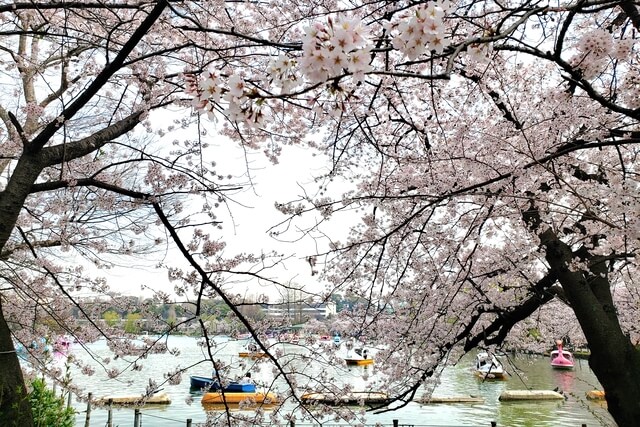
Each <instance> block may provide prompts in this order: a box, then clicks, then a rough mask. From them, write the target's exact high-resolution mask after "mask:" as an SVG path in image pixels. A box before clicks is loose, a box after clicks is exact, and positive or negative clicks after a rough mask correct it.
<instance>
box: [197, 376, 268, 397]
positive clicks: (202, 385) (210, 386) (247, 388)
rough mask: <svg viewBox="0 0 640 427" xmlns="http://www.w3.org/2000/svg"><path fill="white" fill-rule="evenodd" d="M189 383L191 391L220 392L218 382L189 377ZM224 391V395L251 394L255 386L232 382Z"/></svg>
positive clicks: (206, 378)
mask: <svg viewBox="0 0 640 427" xmlns="http://www.w3.org/2000/svg"><path fill="white" fill-rule="evenodd" d="M190 383H191V388H193V389H205V390H207V391H218V390H220V384H218V380H216V379H213V378H208V377H200V376H197V375H191V377H190ZM224 391H225V393H239V392H243V393H253V392H255V391H256V386H255V384H240V383H237V382H232V383H229V385H227V386H226V387H225V388H224Z"/></svg>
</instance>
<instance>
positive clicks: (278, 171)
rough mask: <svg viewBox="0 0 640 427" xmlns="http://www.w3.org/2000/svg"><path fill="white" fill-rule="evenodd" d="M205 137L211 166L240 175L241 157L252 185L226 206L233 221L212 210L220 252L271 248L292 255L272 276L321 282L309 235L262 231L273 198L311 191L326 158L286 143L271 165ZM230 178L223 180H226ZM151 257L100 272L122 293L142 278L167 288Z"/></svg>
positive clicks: (271, 214)
mask: <svg viewBox="0 0 640 427" xmlns="http://www.w3.org/2000/svg"><path fill="white" fill-rule="evenodd" d="M213 127H214V125H213V124H211V127H210V129H209V130H210V131H211V130H212V129H213ZM166 138H167V140H168V141H171V140H173V139H174V138H175V134H173V135H171V134H170V135H167V137H166ZM205 138H206V140H207V142H210V143H211V145H213V146H214V148H213V150H212V149H211V147H210V148H208V151H209V152H212V151H213V152H215V153H216V159H215V161H216V164H217V166H216V169H217V170H218V172H219V173H221V174H227V173H233V174H241V173H242V172H243V171H245V169H246V163H247V161H249V162H250V167H251V168H252V170H251V174H252V182H253V184H254V187H253V189H249V190H248V191H245V192H243V193H241V194H236V195H234V196H233V199H234V200H236V201H238V202H239V204H235V205H230V206H229V213H230V214H231V215H233V221H232V220H231V218H230V217H228V216H225V217H223V215H228V214H229V213H227V210H226V209H225V208H224V207H223V208H219V209H218V213H219V215H220V219H222V220H223V221H224V224H223V227H224V230H223V231H222V233H223V236H224V240H225V241H226V243H227V247H226V249H225V254H226V255H227V256H229V257H231V256H233V254H236V253H238V252H244V253H256V254H260V253H263V252H269V251H272V250H277V251H278V252H280V253H283V254H292V255H293V257H292V259H290V260H289V261H288V262H287V265H286V270H285V269H281V270H279V272H278V274H277V275H276V277H275V278H277V279H278V280H279V281H281V282H291V283H294V284H297V285H303V286H305V288H312V289H313V288H315V290H320V289H321V288H322V286H321V285H320V284H319V283H318V281H317V277H318V276H313V277H312V276H311V267H310V265H309V264H308V262H307V261H306V258H307V256H308V255H310V254H313V253H315V251H316V250H318V248H317V247H316V246H315V243H314V242H313V241H312V239H310V238H307V239H305V240H303V241H300V242H296V243H294V244H291V243H281V242H278V241H276V240H275V239H273V238H272V237H270V236H269V235H268V230H269V228H270V227H272V226H274V225H276V224H278V223H279V222H281V221H283V220H284V219H285V216H284V215H282V214H281V213H280V212H278V211H276V209H275V208H274V203H275V202H276V201H278V202H287V201H290V200H294V199H298V198H300V196H301V195H302V194H303V190H302V188H301V186H303V187H305V188H306V190H307V191H308V192H309V194H312V195H313V192H315V191H316V190H317V188H318V184H316V183H314V182H313V177H314V176H315V175H319V174H321V173H322V171H326V170H327V167H328V164H327V159H326V158H323V157H321V156H317V153H314V152H312V151H311V150H309V149H303V148H300V147H290V146H287V147H284V150H283V155H282V157H281V159H280V163H279V164H277V165H273V164H271V163H270V162H269V161H268V160H267V159H266V158H265V156H264V154H262V153H261V152H258V153H250V154H248V155H247V153H245V152H244V151H243V150H242V149H241V148H240V147H239V146H238V145H237V143H234V142H232V141H229V140H226V139H225V138H223V137H220V136H218V135H216V134H215V132H214V131H211V132H210V134H209V135H208V136H206V137H205ZM314 154H316V155H315V156H314ZM245 156H248V158H246V157H245ZM207 160H213V159H207ZM245 180H246V179H243V181H245ZM233 182H234V180H233V179H232V180H230V181H229V183H230V184H232V183H233ZM242 205H244V206H242ZM309 220H313V218H309ZM339 229H341V230H339ZM338 230H339V231H338ZM345 230H346V228H345V227H344V225H343V226H341V227H338V228H337V229H336V230H334V231H336V232H341V233H344V232H345ZM291 236H293V235H291ZM340 239H341V240H342V238H340ZM325 244H326V243H325ZM175 259H177V260H180V259H181V256H180V255H179V254H177V255H175V256H174V255H170V256H167V257H165V259H164V260H163V261H164V262H165V263H168V260H175ZM157 261H158V260H157V259H156V260H153V261H151V262H150V263H149V265H148V266H146V267H144V266H142V265H140V266H139V268H136V269H135V270H132V269H130V268H123V269H114V270H109V271H104V270H102V271H100V274H101V275H104V276H105V277H106V278H107V281H108V283H109V285H110V286H111V287H112V290H113V291H115V292H119V293H122V294H127V295H140V294H142V291H141V284H143V283H144V284H148V285H153V288H154V289H157V290H163V291H165V292H170V293H171V292H172V291H173V284H172V283H170V282H169V280H168V279H167V274H166V271H165V270H158V269H155V268H154V267H153V266H154V265H155V263H156V262H157ZM269 275H270V276H273V275H274V273H273V272H270V273H269ZM238 292H239V293H249V294H254V295H255V294H260V293H267V294H268V295H270V298H271V300H272V301H275V300H277V299H278V298H279V294H277V293H275V292H274V291H273V289H265V288H262V289H261V288H260V287H259V286H258V284H257V282H254V283H252V285H251V288H249V289H247V290H245V291H244V292H242V291H238ZM145 294H146V293H145Z"/></svg>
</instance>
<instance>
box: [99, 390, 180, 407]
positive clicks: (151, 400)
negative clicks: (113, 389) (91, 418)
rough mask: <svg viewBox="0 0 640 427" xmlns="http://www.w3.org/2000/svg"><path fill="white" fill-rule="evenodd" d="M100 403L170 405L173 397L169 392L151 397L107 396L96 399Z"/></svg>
mask: <svg viewBox="0 0 640 427" xmlns="http://www.w3.org/2000/svg"><path fill="white" fill-rule="evenodd" d="M95 403H96V404H98V405H108V404H109V403H111V404H112V405H168V404H170V403H171V399H170V398H169V395H168V394H167V393H156V394H154V395H153V396H150V397H144V396H142V395H136V396H105V397H103V398H102V399H98V400H96V401H95Z"/></svg>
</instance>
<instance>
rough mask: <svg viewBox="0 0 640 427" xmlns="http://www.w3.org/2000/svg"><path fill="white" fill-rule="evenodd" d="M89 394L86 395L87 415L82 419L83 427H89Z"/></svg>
mask: <svg viewBox="0 0 640 427" xmlns="http://www.w3.org/2000/svg"><path fill="white" fill-rule="evenodd" d="M91 394H92V393H91V392H89V394H87V415H86V416H85V418H84V427H89V419H90V418H91Z"/></svg>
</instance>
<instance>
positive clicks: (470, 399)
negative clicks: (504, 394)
mask: <svg viewBox="0 0 640 427" xmlns="http://www.w3.org/2000/svg"><path fill="white" fill-rule="evenodd" d="M415 402H418V403H420V404H423V405H428V404H430V403H484V399H483V398H482V397H477V396H442V397H438V396H431V397H425V398H422V399H418V400H415Z"/></svg>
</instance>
